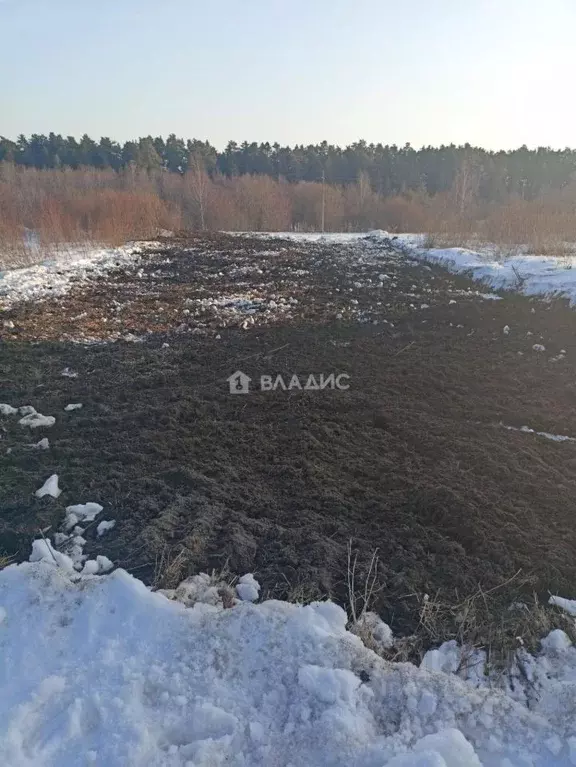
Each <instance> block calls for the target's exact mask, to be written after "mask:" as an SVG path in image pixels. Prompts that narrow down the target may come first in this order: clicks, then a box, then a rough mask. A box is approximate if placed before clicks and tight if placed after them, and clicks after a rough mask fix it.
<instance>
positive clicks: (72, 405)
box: [64, 402, 82, 413]
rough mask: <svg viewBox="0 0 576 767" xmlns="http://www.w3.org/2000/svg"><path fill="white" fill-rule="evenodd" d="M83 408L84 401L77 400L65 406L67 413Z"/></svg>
mask: <svg viewBox="0 0 576 767" xmlns="http://www.w3.org/2000/svg"><path fill="white" fill-rule="evenodd" d="M81 408H82V403H80V402H75V403H70V404H69V405H66V407H65V408H64V410H65V411H66V412H67V413H70V412H71V411H72V410H81Z"/></svg>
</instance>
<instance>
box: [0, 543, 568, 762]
mask: <svg viewBox="0 0 576 767" xmlns="http://www.w3.org/2000/svg"><path fill="white" fill-rule="evenodd" d="M30 560H31V561H30V563H25V564H22V565H11V566H9V567H7V568H5V569H4V570H3V571H1V572H0V689H1V690H2V695H1V696H0V763H1V764H6V765H10V767H77V766H78V765H80V764H96V765H106V767H126V766H127V765H131V767H149V766H153V767H186V765H188V767H190V765H193V766H194V767H209V766H210V765H224V764H229V765H231V766H232V767H268V766H269V765H273V764H276V765H284V767H290V765H291V766H292V767H296V765H306V767H327V766H328V765H329V766H330V767H348V766H349V765H351V764H353V765H355V767H384V766H385V765H388V767H478V766H479V765H485V766H486V767H503V765H508V767H526V765H528V764H530V765H534V767H553V766H556V765H558V766H560V767H567V766H568V765H570V764H571V758H572V753H573V751H574V743H576V704H575V703H574V701H575V700H576V650H575V649H574V648H573V647H572V645H571V643H570V641H569V639H568V638H567V637H566V636H565V635H562V632H560V633H558V632H553V634H551V635H550V636H549V637H548V638H547V639H546V640H545V641H544V642H543V643H542V653H541V655H539V656H537V657H534V658H532V659H531V661H530V663H531V665H528V666H527V668H528V673H529V674H530V677H531V679H532V682H531V683H530V684H531V685H536V686H537V690H538V694H537V695H536V696H535V697H534V701H533V703H532V706H533V710H529V708H528V707H527V706H526V705H524V704H523V703H522V702H520V701H519V700H514V699H513V698H511V697H510V696H509V695H506V694H504V693H503V692H501V691H495V690H492V689H490V688H489V687H488V686H484V687H482V686H475V685H474V684H471V683H470V682H466V681H463V680H462V679H459V678H458V677H457V676H456V675H454V674H446V673H442V672H441V671H440V669H441V668H442V667H443V664H442V663H431V662H427V663H425V664H423V667H422V668H420V669H418V668H416V667H415V666H412V665H411V664H407V663H404V664H394V663H388V662H385V661H383V660H382V659H381V658H380V657H378V656H377V655H375V654H374V653H373V652H372V651H370V650H368V649H367V648H366V647H365V646H364V645H363V644H362V642H361V640H360V639H359V638H358V637H357V636H355V635H354V634H351V633H349V632H348V631H346V622H347V616H346V614H345V613H344V611H343V610H342V609H341V608H339V607H337V606H336V605H334V604H333V603H330V602H316V603H313V604H311V605H307V606H302V605H294V604H288V603H285V602H279V601H274V600H272V601H267V602H263V603H260V604H252V603H250V602H246V601H241V602H239V603H238V604H237V605H236V606H235V607H231V608H230V609H225V608H224V607H222V606H217V605H213V604H205V603H199V602H196V603H194V604H193V606H191V607H188V608H187V607H185V606H184V605H183V604H182V603H180V602H178V601H173V600H170V599H167V598H166V597H165V596H163V595H162V594H159V593H153V592H151V591H150V590H149V589H147V588H146V587H145V586H144V585H143V584H142V583H141V582H139V581H138V580H136V579H135V578H133V577H132V576H130V575H128V574H127V573H126V572H125V571H123V570H115V571H113V572H112V573H111V574H109V575H102V573H103V572H104V571H105V570H106V569H107V568H108V567H109V566H111V565H112V563H111V562H110V561H109V560H107V559H106V558H103V557H99V558H96V559H95V560H88V561H87V562H86V563H85V564H84V567H83V573H77V572H76V571H75V569H74V563H73V561H72V559H71V558H70V557H67V556H66V555H64V554H61V553H60V552H58V551H56V550H55V549H54V548H53V547H52V546H51V544H50V543H49V542H47V541H44V540H41V541H35V542H34V544H33V551H32V555H31V557H30ZM205 578H207V576H205ZM209 580H210V579H208V580H207V582H206V584H205V585H207V584H208V581H209ZM244 582H245V584H246V585H249V584H251V583H252V580H251V578H250V577H247V578H246V580H245V581H244ZM198 585H199V584H198ZM198 593H200V592H199V591H197V594H198ZM441 655H443V656H446V657H448V658H450V657H452V656H454V655H455V653H454V648H453V647H451V648H448V650H443V651H442V652H441ZM426 666H429V667H432V668H434V670H433V671H429V670H428V668H427V667H426ZM452 667H453V662H450V663H448V666H447V668H448V669H449V670H451V669H452ZM517 697H519V696H517Z"/></svg>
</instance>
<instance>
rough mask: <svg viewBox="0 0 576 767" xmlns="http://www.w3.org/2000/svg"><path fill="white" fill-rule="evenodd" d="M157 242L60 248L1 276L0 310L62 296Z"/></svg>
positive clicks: (128, 261) (136, 258) (134, 259)
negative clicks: (30, 264) (49, 254)
mask: <svg viewBox="0 0 576 767" xmlns="http://www.w3.org/2000/svg"><path fill="white" fill-rule="evenodd" d="M156 246H157V243H154V242H149V243H130V244H128V245H125V246H123V247H120V248H92V247H86V248H78V247H73V246H69V247H66V248H61V249H60V250H59V251H58V252H56V253H54V254H53V257H50V258H48V259H45V260H44V262H43V263H40V264H36V265H35V266H29V267H25V268H23V269H11V270H8V271H5V272H3V273H2V280H1V281H0V309H9V308H10V307H12V306H14V305H15V304H17V303H19V302H21V301H30V300H35V301H36V300H38V299H42V298H46V297H48V296H50V297H53V296H62V295H64V294H65V293H67V292H68V291H69V290H70V289H71V288H72V287H73V286H74V285H77V284H78V283H82V282H86V281H88V280H90V279H94V278H96V277H99V276H101V275H103V274H106V273H107V272H109V271H111V270H113V269H115V268H116V267H118V266H126V265H128V264H130V263H132V262H135V261H137V260H138V258H140V256H141V255H142V254H143V253H144V252H145V251H146V250H147V249H149V248H154V247H156Z"/></svg>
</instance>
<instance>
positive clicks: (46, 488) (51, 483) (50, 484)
mask: <svg viewBox="0 0 576 767" xmlns="http://www.w3.org/2000/svg"><path fill="white" fill-rule="evenodd" d="M61 492H62V490H60V488H59V487H58V474H52V476H51V477H48V479H47V480H46V482H44V484H43V485H42V487H41V488H40V489H39V490H36V496H37V497H38V498H43V497H44V496H45V495H51V496H52V498H58V496H59V495H60V494H61Z"/></svg>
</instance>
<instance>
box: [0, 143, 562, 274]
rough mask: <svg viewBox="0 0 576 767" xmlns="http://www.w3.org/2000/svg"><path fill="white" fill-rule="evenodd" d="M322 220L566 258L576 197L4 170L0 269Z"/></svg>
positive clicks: (194, 163)
mask: <svg viewBox="0 0 576 767" xmlns="http://www.w3.org/2000/svg"><path fill="white" fill-rule="evenodd" d="M323 208H324V216H323ZM323 219H324V224H325V229H326V231H365V230H368V229H372V228H382V229H388V230H390V231H404V232H407V231H408V232H426V233H428V234H429V235H430V239H429V241H430V244H470V243H474V244H477V243H478V242H480V243H482V242H493V243H497V244H500V245H502V246H510V247H514V246H517V245H524V246H528V249H529V251H530V252H532V253H556V254H558V253H560V254H561V253H565V252H566V251H567V250H570V245H569V244H567V243H573V242H576V187H574V186H571V185H569V186H567V187H565V188H564V189H563V190H561V191H549V192H547V193H545V194H543V195H542V196H541V197H539V198H537V199H534V200H524V199H521V198H518V197H508V198H506V199H502V200H501V201H500V202H498V203H495V202H490V203H487V202H482V201H481V200H480V198H479V195H478V178H477V175H475V172H474V168H469V167H468V166H466V165H463V166H462V167H461V168H460V170H459V172H458V173H457V175H456V177H455V181H454V184H453V188H452V189H451V190H450V192H448V193H440V194H436V195H433V196H431V195H428V194H426V193H425V192H414V191H411V192H407V193H405V194H404V195H394V196H389V197H384V196H382V195H380V194H378V193H376V192H374V191H373V189H372V187H371V186H370V183H369V179H368V177H367V176H366V174H363V173H360V174H359V177H358V181H357V183H356V184H352V185H348V186H336V185H332V186H331V185H328V184H327V185H325V186H324V189H323V185H322V183H319V182H310V181H300V182H298V183H288V182H287V181H284V180H283V179H278V180H275V179H273V178H271V177H270V176H263V175H243V176H236V177H231V178H227V177H225V176H218V175H213V176H209V175H208V173H207V172H206V170H205V168H204V165H203V162H202V159H201V158H199V157H196V156H192V157H191V158H190V162H189V167H188V169H187V171H186V173H184V174H176V173H168V172H165V171H161V170H155V171H146V170H142V169H138V168H135V167H133V166H131V167H128V168H126V169H125V170H122V171H120V172H116V171H113V170H111V169H108V170H96V169H93V168H84V169H78V170H71V169H69V168H64V169H61V170H37V169H34V168H23V167H20V166H15V165H11V164H9V163H0V254H2V255H1V256H0V268H1V267H2V266H3V265H8V264H15V263H26V262H27V261H30V260H32V259H33V258H34V253H33V252H32V251H31V249H30V248H29V247H27V246H26V245H25V243H26V239H27V235H28V236H29V235H30V233H34V237H35V238H37V239H38V242H39V244H41V245H43V246H46V245H55V244H62V243H75V244H78V243H83V242H84V243H86V242H88V243H102V244H111V245H116V244H120V243H123V242H126V241H127V240H131V239H145V238H150V237H153V236H154V235H155V234H156V233H157V232H158V230H159V229H168V230H179V229H196V230H202V229H210V230H237V231H238V230H239V231H291V230H294V231H320V230H321V227H322V220H323Z"/></svg>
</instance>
